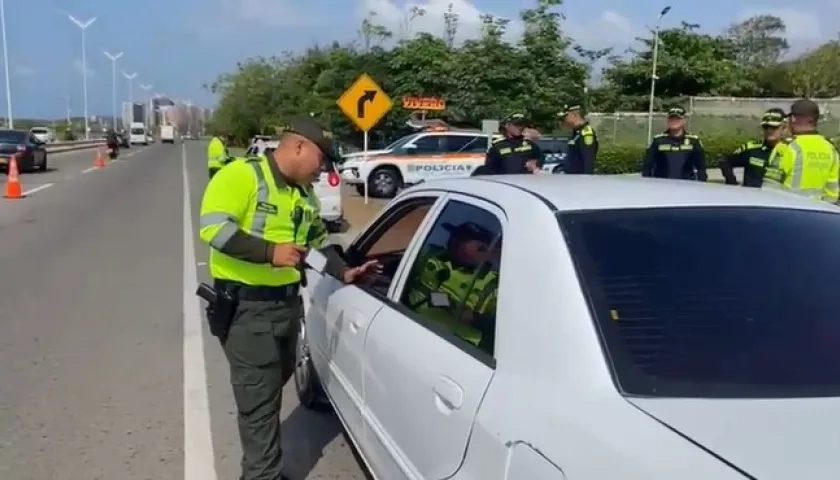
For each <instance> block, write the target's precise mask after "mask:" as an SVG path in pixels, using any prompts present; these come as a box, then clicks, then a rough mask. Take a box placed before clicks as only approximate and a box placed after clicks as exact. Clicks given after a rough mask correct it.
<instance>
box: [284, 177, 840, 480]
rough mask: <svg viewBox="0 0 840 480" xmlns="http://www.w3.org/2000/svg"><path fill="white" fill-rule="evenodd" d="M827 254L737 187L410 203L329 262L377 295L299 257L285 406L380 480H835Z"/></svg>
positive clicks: (826, 225)
mask: <svg viewBox="0 0 840 480" xmlns="http://www.w3.org/2000/svg"><path fill="white" fill-rule="evenodd" d="M838 238H840V210H838V209H836V208H835V207H833V206H830V205H827V204H823V203H818V202H814V201H810V200H806V199H800V198H795V197H792V196H788V195H783V194H778V193H772V192H767V191H761V190H756V189H749V188H735V187H728V186H724V185H712V184H702V183H697V182H686V181H671V180H658V179H641V178H628V177H611V178H609V177H591V176H583V175H580V176H579V175H574V176H572V175H569V176H566V175H537V176H531V175H529V176H499V177H478V178H470V179H457V180H440V181H436V182H430V183H428V184H423V185H420V186H418V187H415V188H412V189H410V190H408V191H405V192H404V193H402V194H401V195H399V196H398V197H397V198H396V199H394V200H393V201H391V203H389V204H388V205H387V206H386V207H385V208H384V209H383V211H382V212H381V213H380V214H379V216H378V218H376V219H375V220H374V221H373V222H372V223H371V224H370V225H369V226H367V228H365V229H364V230H363V231H362V233H361V234H360V235H359V236H358V237H357V238H356V239H355V241H353V242H352V243H351V244H350V245H349V246H348V248H347V249H346V250H343V249H341V248H340V247H335V249H336V250H338V251H340V253H341V254H342V255H344V258H345V259H346V260H347V262H349V263H350V264H358V263H359V262H361V261H364V260H367V259H378V260H380V261H381V262H382V265H383V267H384V268H383V272H382V275H381V276H377V277H376V278H373V279H371V280H372V281H371V282H369V283H367V284H364V285H345V284H342V283H340V282H339V281H338V280H336V279H335V278H332V277H329V276H327V275H325V274H322V273H319V271H323V270H322V267H323V266H324V264H325V257H324V256H323V255H322V254H321V252H318V253H314V252H313V253H312V254H310V255H309V258H308V263H309V265H310V267H311V270H309V271H308V287H307V289H306V296H305V299H304V300H305V306H306V317H305V322H304V328H302V329H301V334H300V336H299V341H298V347H299V348H298V357H299V361H298V365H297V369H296V372H295V381H296V386H297V389H298V396H299V397H300V400H301V403H302V404H304V405H313V404H314V403H316V402H317V401H318V400H319V398H326V399H328V400H329V402H330V403H331V404H332V405H333V406H334V408H335V410H336V412H337V413H338V416H339V417H340V419H341V421H342V423H343V424H344V426H345V428H346V430H347V432H348V434H349V436H350V438H351V439H352V440H353V442H354V443H355V445H356V446H357V447H358V450H359V452H360V454H361V457H362V458H363V459H364V461H365V463H366V464H367V466H368V467H369V469H370V470H371V472H372V474H373V475H374V476H375V477H376V478H378V479H384V480H404V479H412V480H418V479H426V480H431V479H434V480H440V479H449V478H451V479H464V480H467V479H469V480H503V479H506V480H516V479H519V480H560V479H570V480H575V479H579V480H605V479H621V480H675V479H680V480H710V479H714V480H744V479H761V480H790V479H794V478H797V479H814V480H816V479H830V478H838V472H840V455H838V452H840V433H839V432H840V414H838V412H840V356H838V353H837V352H838V351H840V314H838V302H837V298H838V295H837V289H838V283H837V278H838V277H837V272H840V253H838V240H837V239H838ZM441 272H444V273H441ZM488 279H489V280H488ZM479 285H480V286H481V288H480V289H478V288H476V286H479ZM478 290H480V291H478ZM488 290H489V292H488ZM488 293H489V294H490V296H491V297H492V298H493V299H494V300H493V301H489V302H485V301H483V300H480V298H489V297H487V295H488ZM495 299H497V300H495ZM324 394H325V395H324Z"/></svg>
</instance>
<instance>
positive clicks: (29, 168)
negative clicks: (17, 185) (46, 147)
mask: <svg viewBox="0 0 840 480" xmlns="http://www.w3.org/2000/svg"><path fill="white" fill-rule="evenodd" d="M18 168H19V169H20V171H21V173H32V172H34V171H35V155H34V154H33V155H32V156H31V157H29V160H24V161H22V162H21V163H20V164H18Z"/></svg>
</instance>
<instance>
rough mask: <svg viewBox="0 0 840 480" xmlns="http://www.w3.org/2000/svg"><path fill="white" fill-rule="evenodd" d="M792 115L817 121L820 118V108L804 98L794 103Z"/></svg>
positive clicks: (791, 108) (791, 109)
mask: <svg viewBox="0 0 840 480" xmlns="http://www.w3.org/2000/svg"><path fill="white" fill-rule="evenodd" d="M790 114H791V115H799V116H802V117H811V118H815V119H816V118H820V107H819V105H817V104H816V103H815V102H813V101H811V100H808V99H807V98H802V99H799V100H797V101H795V102H793V105H791V106H790Z"/></svg>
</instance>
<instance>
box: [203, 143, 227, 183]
mask: <svg viewBox="0 0 840 480" xmlns="http://www.w3.org/2000/svg"><path fill="white" fill-rule="evenodd" d="M227 162H228V151H227V147H226V146H225V143H224V142H223V141H222V139H221V138H219V137H213V138H212V139H210V144H209V145H207V170H209V172H210V178H213V175H215V174H216V172H218V171H219V170H221V168H222V167H224V166H225V164H226V163H227Z"/></svg>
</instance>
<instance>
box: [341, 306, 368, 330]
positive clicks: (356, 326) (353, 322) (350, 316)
mask: <svg viewBox="0 0 840 480" xmlns="http://www.w3.org/2000/svg"><path fill="white" fill-rule="evenodd" d="M344 317H345V318H346V319H347V328H349V329H350V331H351V332H353V333H359V330H361V329H362V327H364V325H365V319H364V317H363V316H362V314H360V313H359V312H355V311H354V312H348V311H346V310H345V312H344Z"/></svg>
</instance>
